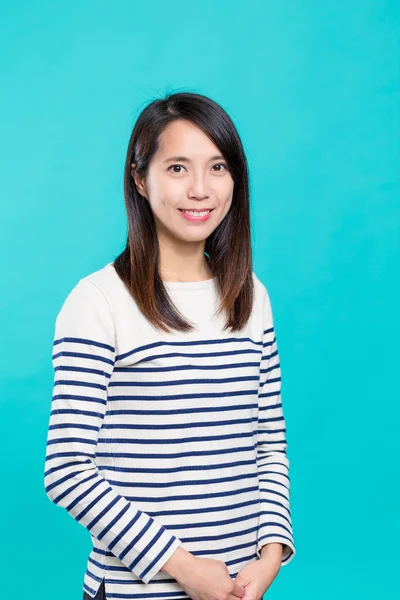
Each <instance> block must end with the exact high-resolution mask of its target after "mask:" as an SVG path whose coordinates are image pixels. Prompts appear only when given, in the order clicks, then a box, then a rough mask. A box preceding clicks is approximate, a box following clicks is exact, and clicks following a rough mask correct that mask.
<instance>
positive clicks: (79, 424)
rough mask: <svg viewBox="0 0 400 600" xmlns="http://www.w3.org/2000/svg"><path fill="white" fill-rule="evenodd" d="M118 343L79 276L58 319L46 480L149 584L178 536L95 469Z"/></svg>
mask: <svg viewBox="0 0 400 600" xmlns="http://www.w3.org/2000/svg"><path fill="white" fill-rule="evenodd" d="M115 348H116V338H115V330H114V325H113V318H112V313H111V311H110V307H109V303H108V301H107V299H106V297H105V295H104V293H103V292H102V291H101V289H100V288H99V287H98V286H97V285H96V284H94V283H93V282H91V281H89V280H87V279H81V280H80V281H79V282H78V283H77V285H76V286H75V287H74V288H73V290H72V291H71V292H70V294H69V295H68V296H67V298H66V300H65V302H64V304H63V306H62V308H61V310H60V312H59V314H58V316H57V318H56V324H55V335H54V351H53V356H52V362H53V368H54V387H53V398H52V403H51V409H52V410H51V413H50V422H49V428H48V437H47V446H46V459H45V474H44V486H45V491H46V494H47V496H48V497H49V498H50V499H51V500H52V502H54V503H55V504H56V505H58V506H62V507H63V508H65V509H66V510H67V511H68V512H69V514H70V515H71V516H72V517H74V519H75V520H76V521H78V523H80V524H81V525H83V526H84V527H85V528H86V529H88V530H89V531H90V533H91V534H92V535H93V536H94V537H95V538H97V539H98V540H99V541H101V542H102V543H103V544H105V545H106V546H107V547H108V549H109V551H110V552H112V553H113V554H114V555H115V556H117V557H118V558H119V559H120V560H121V561H122V562H123V563H124V564H125V565H126V566H127V567H128V568H129V569H130V570H131V571H133V573H135V575H136V576H137V577H139V578H140V579H141V580H142V581H143V582H144V583H148V582H149V581H150V580H151V579H152V578H153V577H154V575H155V574H156V573H157V572H158V571H159V570H160V569H161V567H162V566H163V565H164V564H165V563H166V561H167V560H168V559H169V557H170V556H172V554H173V553H174V552H175V550H176V549H177V547H178V546H180V545H181V543H182V542H181V541H180V540H179V539H178V538H177V537H176V536H174V535H172V534H171V533H170V532H168V530H167V529H166V528H165V527H164V526H163V525H162V524H161V523H160V522H158V521H157V520H156V519H154V518H152V517H151V516H150V515H148V514H146V513H144V512H142V511H141V510H140V507H139V506H137V505H135V504H134V503H132V502H129V501H128V500H127V499H126V498H125V497H123V496H121V495H120V494H118V492H117V491H116V489H115V488H114V487H113V486H112V485H110V483H109V482H108V481H107V480H106V479H105V478H104V477H102V475H101V473H100V471H99V470H98V468H97V465H96V462H95V454H96V445H97V440H98V436H99V431H100V428H101V425H102V421H103V418H104V416H105V414H106V410H107V389H108V383H109V379H110V377H111V374H112V371H113V368H114V363H115V353H116V350H115Z"/></svg>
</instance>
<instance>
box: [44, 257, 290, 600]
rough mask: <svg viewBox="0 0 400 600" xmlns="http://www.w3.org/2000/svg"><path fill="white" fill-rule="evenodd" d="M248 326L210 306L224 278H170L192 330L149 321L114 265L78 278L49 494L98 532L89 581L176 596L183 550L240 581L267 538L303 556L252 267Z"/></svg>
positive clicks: (69, 313)
mask: <svg viewBox="0 0 400 600" xmlns="http://www.w3.org/2000/svg"><path fill="white" fill-rule="evenodd" d="M252 276H253V279H254V283H255V301H254V306H253V310H252V314H251V318H250V320H249V321H248V323H247V324H246V325H245V326H244V327H243V328H242V330H240V332H235V333H233V334H232V332H230V331H229V330H225V331H224V330H223V326H224V322H225V317H224V315H219V316H216V315H215V314H214V312H215V310H216V309H217V307H218V301H219V294H218V291H217V285H216V278H213V279H208V280H205V281H195V282H165V286H166V288H167V290H168V293H169V294H170V296H171V299H172V301H173V302H174V304H175V305H176V307H177V308H178V310H179V311H180V312H181V313H182V314H183V315H184V316H185V317H186V318H188V319H190V320H191V321H192V322H193V323H194V324H195V329H194V330H193V331H191V332H176V331H175V332H173V333H165V332H161V331H159V330H157V329H156V328H154V327H153V325H152V324H151V323H150V322H149V321H148V320H147V319H146V318H145V317H144V315H143V314H142V313H141V311H140V310H139V307H138V306H137V304H136V302H135V301H134V299H133V298H132V296H131V295H130V293H129V291H128V289H127V287H126V286H125V284H124V283H123V282H122V280H121V279H120V278H119V276H118V275H117V273H116V271H115V269H114V265H113V263H109V264H107V265H106V266H104V267H103V268H101V269H99V270H98V271H95V272H93V273H91V274H89V275H87V276H86V277H83V278H82V279H80V280H79V281H78V283H77V284H76V285H75V287H74V288H73V289H72V290H71V291H70V293H69V294H68V296H67V298H66V299H65V301H64V303H63V305H62V307H61V309H60V311H59V313H58V315H57V318H56V323H55V334H54V349H53V355H52V361H53V367H54V388H53V397H52V402H51V412H50V421H49V428H48V439H47V447H46V458H45V474H44V485H45V490H46V494H47V495H48V497H49V498H50V499H51V500H52V502H54V503H55V504H56V505H58V506H61V507H63V508H65V509H66V510H67V511H68V513H69V514H70V515H71V516H72V517H73V518H74V519H75V520H76V521H77V522H78V523H80V524H81V525H83V526H84V527H85V528H86V529H87V530H88V531H89V532H90V535H91V540H92V545H93V547H92V550H91V552H90V554H89V557H88V561H87V567H86V572H85V573H84V577H83V589H84V590H85V591H86V592H87V593H88V594H89V596H91V597H94V596H95V595H96V592H97V590H98V589H99V587H100V585H101V583H102V580H103V578H104V579H105V590H106V597H107V598H121V599H127V600H128V599H129V600H131V599H132V600H133V599H137V600H139V599H140V600H143V599H146V598H149V599H150V598H151V599H153V598H157V600H171V598H173V599H174V600H180V599H187V598H188V596H187V594H186V593H185V592H184V590H183V589H182V588H181V587H180V586H179V584H178V583H177V581H176V580H174V579H173V578H172V577H170V576H169V575H168V574H167V573H165V572H164V571H162V570H161V568H162V566H163V565H164V564H165V563H166V561H167V560H168V559H169V558H170V557H171V556H172V554H173V553H174V552H175V550H176V549H177V547H178V546H182V547H183V548H185V549H186V550H188V551H189V552H191V553H192V554H194V555H195V556H198V557H207V558H213V559H217V560H221V561H223V562H224V563H225V564H226V565H227V567H228V570H229V574H230V575H231V577H232V579H233V578H234V577H236V575H237V573H238V572H239V571H240V569H241V568H242V567H244V566H245V565H246V564H247V563H248V562H250V561H254V560H257V559H258V558H259V557H260V549H261V547H262V546H263V545H264V544H268V543H271V542H280V543H282V544H284V550H283V555H282V565H286V564H288V563H289V562H290V561H291V560H292V558H293V556H294V554H295V546H294V541H293V532H292V522H291V511H290V480H289V460H288V456H287V441H286V426H285V419H284V414H283V409H282V401H281V370H280V363H279V355H278V347H277V341H276V336H275V331H274V324H273V317H272V310H271V302H270V298H269V294H268V292H267V289H266V287H265V286H264V285H263V284H262V283H261V281H260V280H259V279H258V277H257V276H256V275H255V273H254V271H253V274H252Z"/></svg>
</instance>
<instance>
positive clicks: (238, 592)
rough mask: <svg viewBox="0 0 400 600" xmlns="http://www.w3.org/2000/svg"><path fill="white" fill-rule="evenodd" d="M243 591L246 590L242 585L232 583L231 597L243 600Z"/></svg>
mask: <svg viewBox="0 0 400 600" xmlns="http://www.w3.org/2000/svg"><path fill="white" fill-rule="evenodd" d="M245 591H246V590H245V588H244V586H243V585H240V584H239V583H236V581H234V582H233V589H232V590H231V594H232V596H237V597H238V598H243V596H244V594H245Z"/></svg>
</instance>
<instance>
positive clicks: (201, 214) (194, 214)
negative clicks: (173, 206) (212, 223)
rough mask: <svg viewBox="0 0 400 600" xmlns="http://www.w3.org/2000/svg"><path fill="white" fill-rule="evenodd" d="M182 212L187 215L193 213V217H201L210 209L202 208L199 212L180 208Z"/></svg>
mask: <svg viewBox="0 0 400 600" xmlns="http://www.w3.org/2000/svg"><path fill="white" fill-rule="evenodd" d="M182 212H184V213H187V214H188V215H193V216H194V217H203V216H204V215H208V213H209V212H211V211H210V210H203V211H201V212H200V211H198V210H182Z"/></svg>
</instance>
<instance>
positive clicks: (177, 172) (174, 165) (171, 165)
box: [167, 165, 183, 173]
mask: <svg viewBox="0 0 400 600" xmlns="http://www.w3.org/2000/svg"><path fill="white" fill-rule="evenodd" d="M173 167H183V165H171V166H170V167H168V169H167V170H168V171H169V170H170V169H172V168H173ZM174 173H180V171H174Z"/></svg>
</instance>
